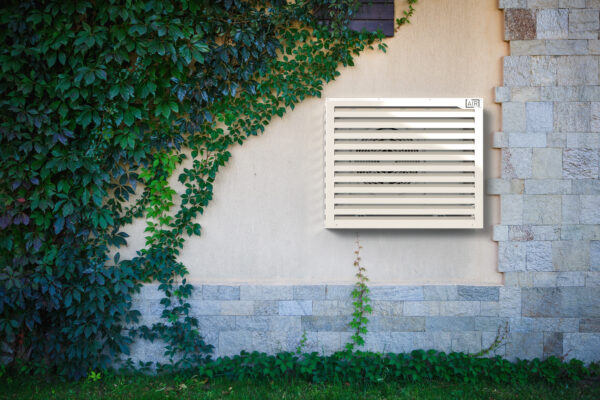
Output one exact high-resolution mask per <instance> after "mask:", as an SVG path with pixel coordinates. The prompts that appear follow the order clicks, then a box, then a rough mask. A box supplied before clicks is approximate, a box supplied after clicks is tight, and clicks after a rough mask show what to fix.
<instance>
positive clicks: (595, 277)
mask: <svg viewBox="0 0 600 400" xmlns="http://www.w3.org/2000/svg"><path fill="white" fill-rule="evenodd" d="M585 286H594V287H596V286H600V272H597V271H591V272H586V273H585Z"/></svg>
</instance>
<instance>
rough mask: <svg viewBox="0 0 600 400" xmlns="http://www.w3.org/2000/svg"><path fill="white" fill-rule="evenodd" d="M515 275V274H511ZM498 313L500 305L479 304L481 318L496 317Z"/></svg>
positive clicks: (489, 302)
mask: <svg viewBox="0 0 600 400" xmlns="http://www.w3.org/2000/svg"><path fill="white" fill-rule="evenodd" d="M512 274H516V273H514V272H513V273H512ZM505 276H506V274H505ZM499 311H500V303H499V302H497V301H482V302H481V313H480V315H481V316H482V317H497V316H498V313H499Z"/></svg>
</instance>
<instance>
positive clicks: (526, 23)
mask: <svg viewBox="0 0 600 400" xmlns="http://www.w3.org/2000/svg"><path fill="white" fill-rule="evenodd" d="M535 22H536V21H535V15H534V13H533V11H532V10H528V9H508V10H506V11H505V12H504V26H505V31H504V38H505V40H513V39H535V32H536V26H535V25H536V23H535Z"/></svg>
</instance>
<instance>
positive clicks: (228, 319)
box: [197, 315, 236, 332]
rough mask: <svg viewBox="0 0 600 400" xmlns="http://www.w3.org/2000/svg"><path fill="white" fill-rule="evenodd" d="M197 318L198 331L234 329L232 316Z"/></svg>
mask: <svg viewBox="0 0 600 400" xmlns="http://www.w3.org/2000/svg"><path fill="white" fill-rule="evenodd" d="M197 318H198V330H200V332H207V331H208V332H215V331H216V332H220V331H233V330H236V329H235V319H236V317H234V316H229V315H227V316H225V315H221V316H199V317H197Z"/></svg>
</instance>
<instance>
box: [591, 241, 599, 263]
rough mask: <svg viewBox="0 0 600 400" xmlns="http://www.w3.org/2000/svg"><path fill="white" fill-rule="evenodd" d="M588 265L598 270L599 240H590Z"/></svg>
mask: <svg viewBox="0 0 600 400" xmlns="http://www.w3.org/2000/svg"><path fill="white" fill-rule="evenodd" d="M590 266H591V267H592V269H598V270H600V241H598V240H594V241H592V242H590Z"/></svg>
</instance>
